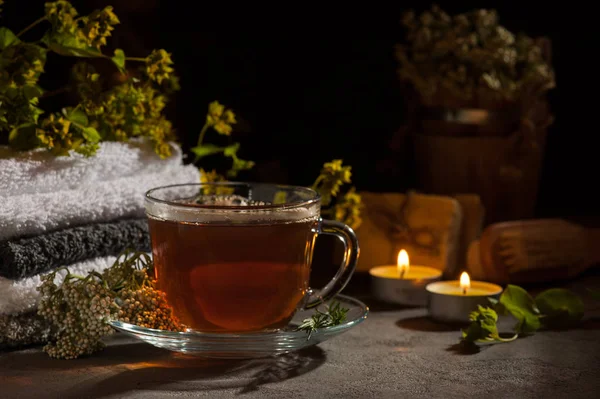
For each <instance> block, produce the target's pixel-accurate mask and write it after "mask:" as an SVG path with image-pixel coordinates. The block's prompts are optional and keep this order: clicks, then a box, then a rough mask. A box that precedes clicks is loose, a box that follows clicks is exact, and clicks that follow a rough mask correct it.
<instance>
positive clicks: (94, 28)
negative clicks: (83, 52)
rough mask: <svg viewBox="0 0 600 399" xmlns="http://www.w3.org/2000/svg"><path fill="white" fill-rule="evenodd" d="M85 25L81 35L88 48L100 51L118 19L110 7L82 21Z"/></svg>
mask: <svg viewBox="0 0 600 399" xmlns="http://www.w3.org/2000/svg"><path fill="white" fill-rule="evenodd" d="M83 21H84V22H85V25H84V26H83V29H81V35H82V36H83V38H84V40H85V41H86V43H87V44H88V46H91V47H95V48H97V49H100V47H101V46H103V45H106V38H107V37H109V36H110V35H111V32H112V31H113V30H114V29H115V28H114V25H117V24H118V23H120V22H119V18H117V16H116V15H115V13H114V12H113V8H112V7H111V6H107V7H105V8H104V9H102V10H96V11H94V12H92V13H91V14H90V15H89V16H87V17H85V18H84V19H83Z"/></svg>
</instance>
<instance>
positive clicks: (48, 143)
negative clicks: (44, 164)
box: [36, 114, 83, 155]
mask: <svg viewBox="0 0 600 399" xmlns="http://www.w3.org/2000/svg"><path fill="white" fill-rule="evenodd" d="M36 135H37V138H38V140H39V141H40V143H41V144H42V145H43V146H44V147H45V148H48V149H49V150H52V152H53V153H55V154H57V155H65V154H67V153H68V152H69V150H72V149H74V148H76V147H78V146H79V145H81V143H82V142H83V140H81V139H75V138H74V137H73V132H72V131H71V122H70V121H69V120H67V119H65V118H63V117H62V116H58V117H57V116H56V115H55V114H50V115H49V116H48V117H47V118H45V119H44V120H43V121H42V123H41V124H40V127H39V128H38V129H37V130H36Z"/></svg>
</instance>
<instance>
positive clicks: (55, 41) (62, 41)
mask: <svg viewBox="0 0 600 399" xmlns="http://www.w3.org/2000/svg"><path fill="white" fill-rule="evenodd" d="M42 43H44V44H46V45H47V46H48V48H49V49H50V50H52V51H54V52H55V53H57V54H60V55H64V56H71V57H104V55H103V54H102V53H101V52H100V50H98V49H96V48H94V47H90V46H88V45H87V44H86V43H85V42H82V41H81V40H78V39H77V37H75V36H73V35H69V34H62V33H59V34H51V35H46V36H44V37H43V38H42Z"/></svg>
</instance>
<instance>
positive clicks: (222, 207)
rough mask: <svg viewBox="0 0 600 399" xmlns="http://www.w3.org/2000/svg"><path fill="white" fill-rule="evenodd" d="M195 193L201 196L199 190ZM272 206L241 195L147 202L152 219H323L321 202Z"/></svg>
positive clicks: (192, 221)
mask: <svg viewBox="0 0 600 399" xmlns="http://www.w3.org/2000/svg"><path fill="white" fill-rule="evenodd" d="M194 194H197V190H196V192H195V193H194ZM272 205H273V204H272V203H271V202H267V201H258V200H253V199H249V198H246V197H244V196H241V195H237V194H231V195H190V196H187V197H183V198H181V196H180V198H178V199H173V200H171V201H170V204H167V203H160V202H151V201H146V211H147V212H148V214H149V216H151V217H155V218H158V219H163V220H172V221H178V222H186V223H251V224H255V223H272V222H302V221H308V220H313V219H316V218H317V217H318V216H319V210H320V204H319V203H318V202H317V203H310V204H308V205H301V204H293V203H292V204H282V205H281V206H279V207H276V208H272V207H270V206H272ZM213 206H214V208H211V207H213ZM245 207H248V208H247V209H244V208H245ZM257 207H258V208H257ZM260 207H266V208H264V209H261V208H260ZM267 207H268V208H267Z"/></svg>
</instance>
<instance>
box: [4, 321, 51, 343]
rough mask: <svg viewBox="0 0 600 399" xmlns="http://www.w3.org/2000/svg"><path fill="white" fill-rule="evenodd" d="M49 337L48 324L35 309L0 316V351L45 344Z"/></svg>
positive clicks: (49, 329)
mask: <svg viewBox="0 0 600 399" xmlns="http://www.w3.org/2000/svg"><path fill="white" fill-rule="evenodd" d="M50 338H51V328H50V324H49V323H48V322H47V321H45V320H44V319H43V318H42V317H40V316H38V315H37V312H36V311H34V312H29V313H24V314H19V315H8V316H7V315H4V316H0V351H2V350H8V349H19V348H23V347H26V346H31V345H41V344H45V343H46V342H48V341H49V340H50Z"/></svg>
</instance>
